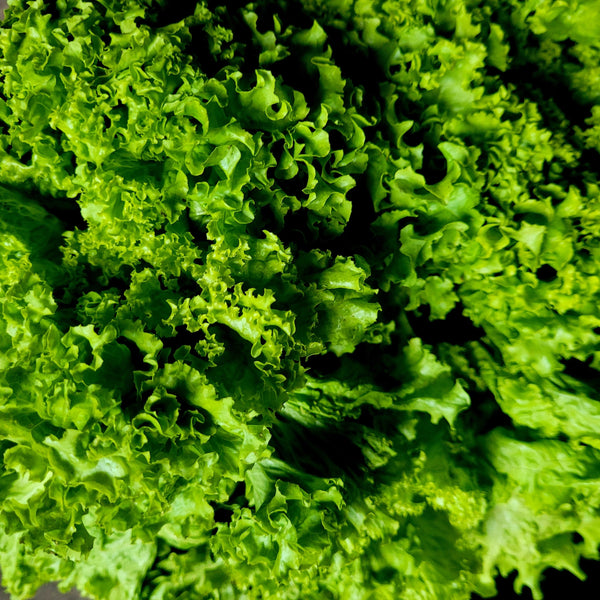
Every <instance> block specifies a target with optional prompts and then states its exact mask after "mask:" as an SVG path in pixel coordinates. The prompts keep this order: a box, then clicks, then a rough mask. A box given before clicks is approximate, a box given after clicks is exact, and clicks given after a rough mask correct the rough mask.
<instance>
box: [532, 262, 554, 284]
mask: <svg viewBox="0 0 600 600" xmlns="http://www.w3.org/2000/svg"><path fill="white" fill-rule="evenodd" d="M535 276H536V277H537V278H538V279H539V280H540V281H544V282H546V283H549V282H551V281H554V280H555V279H556V276H557V271H556V269H555V268H554V267H551V266H550V265H542V266H541V267H540V268H539V269H538V270H537V271H536V272H535Z"/></svg>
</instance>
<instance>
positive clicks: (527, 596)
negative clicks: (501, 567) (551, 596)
mask: <svg viewBox="0 0 600 600" xmlns="http://www.w3.org/2000/svg"><path fill="white" fill-rule="evenodd" d="M516 578H517V572H516V571H512V572H511V573H510V575H508V576H507V577H502V576H501V575H498V576H496V579H495V582H496V590H497V592H498V593H497V594H496V596H494V597H493V598H492V599H488V600H533V596H532V595H531V590H530V589H529V588H528V587H524V588H523V591H522V592H521V594H517V592H515V587H514V585H515V579H516ZM562 598H564V596H561V600H562ZM471 600H483V597H482V596H480V595H479V594H471ZM544 600H548V598H547V597H545V596H544Z"/></svg>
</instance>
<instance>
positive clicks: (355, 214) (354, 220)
mask: <svg viewBox="0 0 600 600" xmlns="http://www.w3.org/2000/svg"><path fill="white" fill-rule="evenodd" d="M346 198H347V199H348V200H349V201H350V202H351V203H352V212H351V213H350V218H349V219H348V223H347V224H346V227H344V231H343V232H342V233H341V235H339V236H338V237H336V238H335V240H332V241H331V243H330V245H329V248H330V249H331V251H332V253H333V255H334V256H352V255H353V254H360V255H362V256H363V257H365V258H367V259H370V258H371V256H370V255H371V254H372V248H373V247H378V245H376V244H374V243H373V237H374V233H373V232H372V231H371V225H372V224H373V222H374V221H375V220H376V219H377V213H376V212H375V208H374V206H373V201H372V200H371V195H370V194H369V190H368V189H367V185H366V181H365V178H364V177H359V178H358V179H357V180H356V186H355V187H353V188H352V189H351V190H349V191H348V193H347V194H346Z"/></svg>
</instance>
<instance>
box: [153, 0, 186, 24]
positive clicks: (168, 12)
mask: <svg viewBox="0 0 600 600" xmlns="http://www.w3.org/2000/svg"><path fill="white" fill-rule="evenodd" d="M197 4H198V0H177V2H169V1H166V2H164V1H163V2H157V3H156V5H155V8H154V9H153V10H148V11H146V14H147V15H148V17H147V18H146V20H145V22H146V23H147V24H149V25H152V26H153V27H166V26H167V25H171V24H173V23H179V21H182V20H183V19H185V18H186V17H190V16H192V15H193V14H194V11H195V10H196V5H197Z"/></svg>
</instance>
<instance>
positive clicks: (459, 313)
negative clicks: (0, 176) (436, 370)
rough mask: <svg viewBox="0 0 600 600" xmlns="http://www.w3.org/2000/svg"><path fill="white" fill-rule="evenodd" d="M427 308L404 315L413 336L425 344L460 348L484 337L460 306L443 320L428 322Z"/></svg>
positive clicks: (483, 332) (428, 310) (482, 332)
mask: <svg viewBox="0 0 600 600" xmlns="http://www.w3.org/2000/svg"><path fill="white" fill-rule="evenodd" d="M430 315H431V309H430V307H429V306H421V307H419V312H417V311H409V312H407V313H406V316H407V318H408V322H409V324H410V325H411V327H412V329H413V331H414V333H415V335H416V336H417V337H420V338H421V339H422V340H423V342H424V343H425V344H431V345H436V344H440V343H442V342H448V343H450V344H455V345H458V346H462V345H463V344H466V343H467V342H473V341H478V340H480V339H481V338H482V337H484V336H485V331H484V330H483V329H482V328H481V327H478V326H477V325H475V324H474V323H473V321H471V319H469V318H468V317H467V316H465V315H464V313H463V307H462V306H461V305H457V306H455V307H454V308H453V309H452V310H451V311H450V312H449V313H448V314H447V315H446V316H445V317H444V318H443V319H435V320H433V321H431V320H430Z"/></svg>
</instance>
